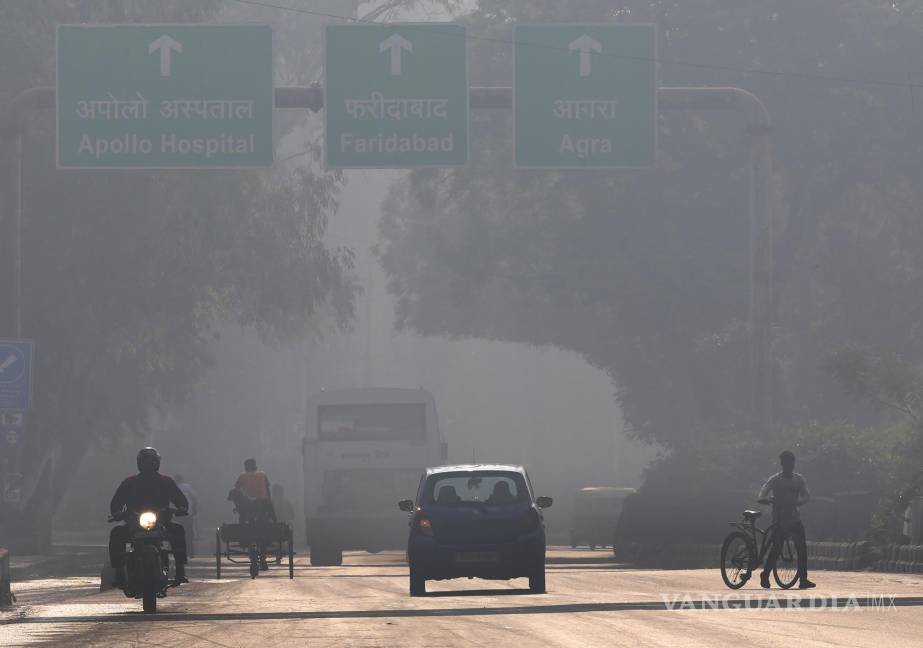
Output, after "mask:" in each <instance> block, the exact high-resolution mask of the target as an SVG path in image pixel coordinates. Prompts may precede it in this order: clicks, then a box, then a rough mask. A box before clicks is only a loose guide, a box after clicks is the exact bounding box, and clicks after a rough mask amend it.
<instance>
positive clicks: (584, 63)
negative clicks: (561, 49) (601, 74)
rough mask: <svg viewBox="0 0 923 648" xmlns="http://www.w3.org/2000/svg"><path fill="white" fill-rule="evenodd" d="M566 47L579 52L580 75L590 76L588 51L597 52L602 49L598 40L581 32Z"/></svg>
mask: <svg viewBox="0 0 923 648" xmlns="http://www.w3.org/2000/svg"><path fill="white" fill-rule="evenodd" d="M567 49H569V50H570V51H571V52H574V51H576V52H580V76H582V77H588V76H590V52H596V53H597V54H599V53H600V52H602V51H603V46H602V45H600V43H599V41H598V40H596V39H594V38H591V37H590V36H588V35H587V34H582V35H581V36H580V38H578V39H576V40H575V41H573V42H572V43H571V44H570V45H568V46H567Z"/></svg>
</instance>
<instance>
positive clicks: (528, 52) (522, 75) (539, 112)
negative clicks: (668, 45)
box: [513, 25, 657, 168]
mask: <svg viewBox="0 0 923 648" xmlns="http://www.w3.org/2000/svg"><path fill="white" fill-rule="evenodd" d="M656 51H657V39H656V29H655V27H654V26H653V25H605V26H600V25H584V26H581V25H533V26H528V25H523V26H517V27H516V28H515V31H514V57H515V63H514V68H515V84H514V85H515V87H514V90H513V109H514V110H513V112H514V119H515V148H516V164H517V166H520V167H537V168H594V167H596V168H602V167H645V166H649V165H651V164H653V162H654V158H655V155H656V148H657V137H656V132H657V131H656V116H657V103H656V98H657V84H656V77H657V75H656Z"/></svg>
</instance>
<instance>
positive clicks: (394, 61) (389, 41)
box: [378, 34, 413, 76]
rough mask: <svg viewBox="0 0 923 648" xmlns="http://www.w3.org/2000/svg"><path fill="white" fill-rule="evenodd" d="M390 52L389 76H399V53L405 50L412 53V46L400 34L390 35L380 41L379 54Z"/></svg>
mask: <svg viewBox="0 0 923 648" xmlns="http://www.w3.org/2000/svg"><path fill="white" fill-rule="evenodd" d="M389 50H390V52H391V76H401V52H402V50H407V51H408V52H410V53H411V54H412V53H413V44H412V43H411V42H410V41H409V40H407V39H406V38H404V37H403V36H401V35H400V34H391V35H390V36H388V37H387V38H386V39H384V40H383V41H381V45H379V46H378V51H379V52H382V53H383V52H387V51H389Z"/></svg>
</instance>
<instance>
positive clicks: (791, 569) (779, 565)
mask: <svg viewBox="0 0 923 648" xmlns="http://www.w3.org/2000/svg"><path fill="white" fill-rule="evenodd" d="M772 577H773V578H774V579H775V581H776V585H778V586H779V587H781V588H782V589H790V588H791V587H792V586H794V585H795V583H797V582H798V543H797V542H795V537H794V536H792V535H786V536H785V538H784V539H783V540H782V551H780V552H779V559H778V560H776V565H775V567H773V569H772Z"/></svg>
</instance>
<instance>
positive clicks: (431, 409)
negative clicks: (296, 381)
mask: <svg viewBox="0 0 923 648" xmlns="http://www.w3.org/2000/svg"><path fill="white" fill-rule="evenodd" d="M305 429H306V434H305V438H304V443H303V446H302V454H303V455H304V509H305V521H306V524H307V535H308V544H309V545H310V547H311V564H312V565H339V564H342V562H343V550H344V549H364V550H367V551H372V552H375V551H380V550H382V549H389V548H402V547H404V545H405V544H406V541H407V516H406V515H405V514H403V513H401V512H400V511H399V510H398V508H397V502H398V501H399V500H401V499H402V498H404V497H406V496H407V493H413V492H415V491H416V489H417V486H418V484H419V481H420V476H421V475H422V473H423V471H424V469H426V468H427V467H429V466H435V465H439V464H441V463H443V462H444V461H445V458H446V450H447V448H446V444H445V442H444V440H443V438H442V435H441V433H440V431H439V424H438V422H437V419H436V401H435V399H434V398H433V395H432V394H430V393H429V392H428V391H425V390H423V389H401V388H391V387H369V388H358V389H337V390H331V391H322V392H320V393H319V394H316V395H315V396H313V397H312V398H310V399H309V401H308V414H307V424H306V426H305Z"/></svg>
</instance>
